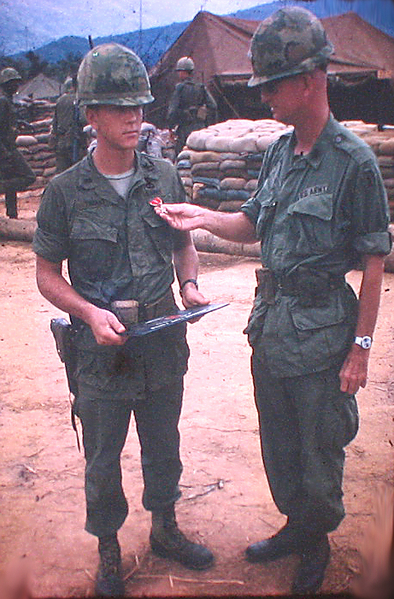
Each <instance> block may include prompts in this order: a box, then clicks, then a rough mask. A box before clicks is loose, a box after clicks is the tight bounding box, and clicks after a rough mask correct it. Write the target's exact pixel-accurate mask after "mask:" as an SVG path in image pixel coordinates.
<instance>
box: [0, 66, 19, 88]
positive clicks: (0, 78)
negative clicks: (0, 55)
mask: <svg viewBox="0 0 394 599" xmlns="http://www.w3.org/2000/svg"><path fill="white" fill-rule="evenodd" d="M20 79H22V77H21V76H20V75H19V73H18V71H17V70H16V69H13V68H12V67H6V68H5V69H3V70H2V71H1V72H0V85H3V83H7V82H8V81H17V80H20Z"/></svg>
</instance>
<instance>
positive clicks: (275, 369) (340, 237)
mask: <svg viewBox="0 0 394 599" xmlns="http://www.w3.org/2000/svg"><path fill="white" fill-rule="evenodd" d="M295 142H296V140H295V135H294V133H291V132H290V133H288V134H285V135H283V136H282V137H280V138H279V139H278V140H277V141H276V142H274V143H273V144H271V146H270V147H269V148H268V150H267V152H266V154H265V156H264V161H263V165H262V169H261V172H260V176H259V182H258V188H257V190H256V193H255V195H254V197H252V198H251V199H250V200H248V201H247V202H246V203H245V204H244V205H243V207H242V208H241V210H242V211H243V212H244V213H245V214H246V215H247V216H248V217H249V219H250V220H251V221H252V222H253V223H255V225H256V235H257V238H258V239H260V240H261V257H262V263H263V265H265V266H266V267H268V268H269V269H270V270H271V271H272V272H273V273H274V275H275V278H276V280H277V281H286V280H289V279H290V278H291V277H293V278H295V279H297V277H298V278H301V274H300V273H301V272H302V271H304V272H305V271H306V272H308V274H309V277H312V278H313V277H315V280H316V285H317V286H318V285H319V280H318V275H319V273H327V275H330V276H332V277H333V279H334V280H335V281H336V282H337V285H335V288H333V289H330V290H329V293H327V296H326V297H325V298H324V302H322V303H323V304H324V305H321V304H322V303H319V305H312V306H310V307H305V306H304V305H303V304H302V302H300V299H299V297H296V296H295V295H288V294H286V293H284V292H282V291H281V289H280V287H278V288H277V290H276V296H275V303H274V305H269V304H267V303H266V302H265V301H263V300H262V298H261V296H260V295H259V293H257V296H256V299H255V303H254V307H253V310H252V313H251V316H250V319H249V324H248V327H247V329H246V331H245V332H246V333H248V334H249V341H250V343H251V345H252V346H253V348H254V350H255V351H257V352H260V354H261V355H262V356H264V360H265V363H266V364H267V366H268V367H269V369H270V371H271V372H272V374H273V375H274V376H278V377H288V376H299V375H304V374H308V373H310V372H314V371H319V370H324V369H326V368H329V367H331V366H339V365H340V364H341V363H342V362H343V360H344V358H345V356H346V354H347V352H348V351H349V348H350V345H351V343H352V341H353V335H354V328H355V324H356V319H357V299H356V297H355V294H354V292H353V290H352V289H351V288H350V286H349V285H346V284H345V282H344V279H343V277H344V275H345V274H346V273H347V272H349V271H350V270H351V269H353V268H355V267H356V266H357V265H358V263H359V260H360V258H361V256H362V255H363V254H388V253H389V252H390V236H389V233H388V222H389V212H388V204H387V196H386V192H385V188H384V185H383V181H382V177H381V174H380V171H379V168H378V165H377V161H376V158H375V156H374V154H373V152H372V150H371V149H370V148H369V146H367V144H365V143H364V142H363V141H362V140H360V138H358V137H357V136H356V135H354V134H353V133H351V132H350V131H348V130H347V129H346V128H345V127H343V126H342V125H340V124H339V123H338V122H337V121H336V120H335V119H334V118H333V116H332V115H330V118H329V120H328V122H327V125H326V126H325V128H324V129H323V131H322V133H321V134H320V136H319V138H318V139H317V141H316V143H315V145H314V147H313V149H312V150H311V152H310V153H309V154H308V155H306V156H294V146H295ZM341 279H342V280H343V282H342V284H340V283H339V284H338V281H341ZM301 282H302V278H301ZM312 303H313V302H312Z"/></svg>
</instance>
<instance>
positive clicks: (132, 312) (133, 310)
mask: <svg viewBox="0 0 394 599" xmlns="http://www.w3.org/2000/svg"><path fill="white" fill-rule="evenodd" d="M138 307H139V303H138V302H137V301H136V300H115V301H113V302H111V309H112V311H113V312H114V314H115V315H116V317H117V318H118V320H120V322H121V323H122V324H123V325H124V326H130V325H131V324H135V323H137V322H138Z"/></svg>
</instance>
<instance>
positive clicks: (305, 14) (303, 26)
mask: <svg viewBox="0 0 394 599" xmlns="http://www.w3.org/2000/svg"><path fill="white" fill-rule="evenodd" d="M333 51H334V48H333V46H332V44H331V42H330V41H329V40H328V39H327V36H326V32H325V30H324V28H323V26H322V24H321V22H320V21H319V19H317V17H315V16H314V15H313V14H312V13H310V12H309V11H307V10H305V9H302V8H297V7H288V8H286V9H283V10H279V11H278V12H276V13H275V14H274V15H272V16H271V17H268V19H266V20H265V21H263V22H262V23H261V24H260V25H259V26H258V28H257V29H256V31H255V33H254V35H253V38H252V43H251V48H250V53H249V56H250V58H251V61H252V67H253V77H251V79H250V80H249V83H248V85H249V87H255V86H256V85H261V84H262V83H267V82H268V81H274V80H277V79H283V78H285V77H291V76H292V75H297V74H299V73H307V72H308V71H313V69H314V68H315V67H317V66H319V65H323V64H327V59H328V58H329V56H330V55H331V54H332V53H333Z"/></svg>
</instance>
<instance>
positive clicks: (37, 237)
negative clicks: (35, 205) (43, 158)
mask: <svg viewBox="0 0 394 599" xmlns="http://www.w3.org/2000/svg"><path fill="white" fill-rule="evenodd" d="M62 200H63V198H62V194H61V193H60V191H59V190H57V188H56V186H55V185H52V184H51V183H50V184H49V185H48V187H47V188H46V190H45V192H44V194H43V197H42V200H41V205H40V208H39V209H38V212H37V229H36V231H35V233H34V238H33V251H34V252H35V253H36V254H38V255H39V256H41V257H42V258H45V259H46V260H48V261H49V262H55V263H59V262H62V261H63V260H65V259H66V258H68V255H69V236H68V230H67V218H66V212H65V207H64V203H63V201H62Z"/></svg>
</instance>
